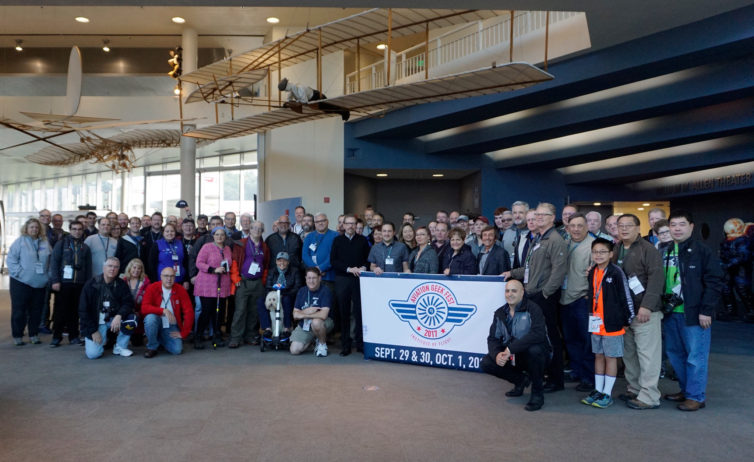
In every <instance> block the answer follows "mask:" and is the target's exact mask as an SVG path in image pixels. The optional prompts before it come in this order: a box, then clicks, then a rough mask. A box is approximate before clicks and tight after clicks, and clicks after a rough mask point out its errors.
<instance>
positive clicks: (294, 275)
mask: <svg viewBox="0 0 754 462" xmlns="http://www.w3.org/2000/svg"><path fill="white" fill-rule="evenodd" d="M279 276H280V269H279V268H278V267H277V264H275V267H274V268H272V269H271V270H270V271H269V272H268V273H267V284H265V286H266V287H267V292H269V291H271V290H274V289H273V288H272V286H274V285H275V284H277V282H278V277H279ZM303 285H304V281H303V279H302V278H301V271H294V270H293V268H291V267H290V266H289V267H288V268H287V269H286V270H285V288H284V289H282V290H281V291H280V292H281V293H282V294H283V295H290V296H293V297H295V296H296V294H297V293H298V290H299V289H300V288H301V287H302V286H303Z"/></svg>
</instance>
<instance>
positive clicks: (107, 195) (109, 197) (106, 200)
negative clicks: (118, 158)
mask: <svg viewBox="0 0 754 462" xmlns="http://www.w3.org/2000/svg"><path fill="white" fill-rule="evenodd" d="M99 190H100V193H101V198H102V199H101V201H99V202H98V203H99V204H101V205H100V207H101V208H102V209H103V210H115V209H116V208H117V207H114V206H113V205H114V204H113V194H114V191H113V173H112V172H102V173H100V182H99Z"/></svg>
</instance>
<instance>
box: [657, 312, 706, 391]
mask: <svg viewBox="0 0 754 462" xmlns="http://www.w3.org/2000/svg"><path fill="white" fill-rule="evenodd" d="M663 329H664V331H665V344H666V349H667V352H668V358H669V359H670V364H672V365H673V369H674V370H675V374H676V376H678V384H679V385H680V386H681V392H683V394H684V396H685V397H686V399H693V400H694V401H698V402H700V403H703V402H704V400H705V390H706V389H707V364H708V362H709V349H710V338H711V337H712V333H711V332H710V329H702V328H701V327H700V326H698V325H697V326H687V325H686V315H685V314H684V313H673V314H671V315H670V316H666V318H665V322H664V323H663Z"/></svg>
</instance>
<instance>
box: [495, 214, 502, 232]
mask: <svg viewBox="0 0 754 462" xmlns="http://www.w3.org/2000/svg"><path fill="white" fill-rule="evenodd" d="M495 226H497V227H498V228H500V229H502V228H503V215H495Z"/></svg>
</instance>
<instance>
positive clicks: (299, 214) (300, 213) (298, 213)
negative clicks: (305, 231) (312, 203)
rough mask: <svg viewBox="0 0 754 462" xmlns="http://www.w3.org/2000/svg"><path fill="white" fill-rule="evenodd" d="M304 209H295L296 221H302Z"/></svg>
mask: <svg viewBox="0 0 754 462" xmlns="http://www.w3.org/2000/svg"><path fill="white" fill-rule="evenodd" d="M305 213H306V212H304V209H302V208H298V209H296V210H294V212H293V214H294V215H295V216H296V223H301V220H302V219H303V218H304V214H305Z"/></svg>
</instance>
